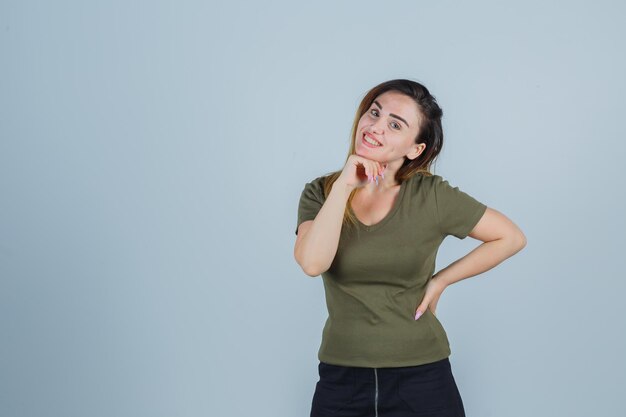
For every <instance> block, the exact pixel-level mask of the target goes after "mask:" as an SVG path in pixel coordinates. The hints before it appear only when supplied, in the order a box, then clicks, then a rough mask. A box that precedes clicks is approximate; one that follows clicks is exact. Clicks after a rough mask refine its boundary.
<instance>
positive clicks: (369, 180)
mask: <svg viewBox="0 0 626 417" xmlns="http://www.w3.org/2000/svg"><path fill="white" fill-rule="evenodd" d="M367 182H368V183H370V182H372V176H371V175H368V176H367Z"/></svg>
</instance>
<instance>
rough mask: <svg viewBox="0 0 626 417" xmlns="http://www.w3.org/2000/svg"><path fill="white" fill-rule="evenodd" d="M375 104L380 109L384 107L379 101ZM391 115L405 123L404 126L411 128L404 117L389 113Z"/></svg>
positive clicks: (375, 101)
mask: <svg viewBox="0 0 626 417" xmlns="http://www.w3.org/2000/svg"><path fill="white" fill-rule="evenodd" d="M374 104H376V105H377V106H378V108H379V109H381V110H382V109H383V106H381V105H380V103H379V102H378V100H374ZM389 115H390V116H391V117H395V118H396V119H400V120H402V121H403V122H404V124H405V125H406V127H408V128H410V126H409V124H408V123H407V122H406V120H404V119H403V118H402V117H400V116H398V115H397V114H393V113H389Z"/></svg>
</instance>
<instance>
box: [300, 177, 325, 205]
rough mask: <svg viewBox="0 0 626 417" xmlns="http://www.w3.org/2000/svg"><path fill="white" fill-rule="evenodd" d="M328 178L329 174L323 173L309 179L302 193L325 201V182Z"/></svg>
mask: <svg viewBox="0 0 626 417" xmlns="http://www.w3.org/2000/svg"><path fill="white" fill-rule="evenodd" d="M327 178H328V176H327V175H321V176H319V177H315V178H313V179H311V180H309V181H308V182H307V183H306V184H304V189H303V190H302V195H303V196H307V197H309V198H313V199H315V200H317V201H320V202H323V201H324V200H325V199H326V198H325V195H324V184H325V183H326V179H327Z"/></svg>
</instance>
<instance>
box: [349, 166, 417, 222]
mask: <svg viewBox="0 0 626 417" xmlns="http://www.w3.org/2000/svg"><path fill="white" fill-rule="evenodd" d="M411 178H412V177H411ZM411 178H409V179H406V180H404V181H402V183H400V191H398V195H397V196H396V198H395V200H394V202H393V206H392V207H391V210H390V211H389V213H387V215H386V216H385V217H383V219H382V220H381V221H379V222H378V223H375V224H372V225H369V226H368V225H366V224H364V223H363V222H361V220H359V218H358V217H357V215H356V213H354V210H352V206H350V212H351V213H352V215H353V216H354V218H355V219H356V222H357V224H358V225H359V226H360V227H361V228H362V229H364V230H365V231H366V232H373V231H375V230H377V229H380V228H381V227H383V226H384V225H385V224H386V223H387V222H389V220H390V219H391V218H392V217H393V216H394V215H395V214H396V212H397V211H398V209H399V208H400V206H401V205H402V199H403V197H404V193H405V190H406V186H407V183H408V182H409V181H410V180H411Z"/></svg>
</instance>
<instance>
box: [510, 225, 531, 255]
mask: <svg viewBox="0 0 626 417" xmlns="http://www.w3.org/2000/svg"><path fill="white" fill-rule="evenodd" d="M509 240H510V242H511V250H512V251H513V253H517V252H519V251H521V250H522V249H524V248H525V247H526V244H527V243H528V241H527V240H526V235H524V233H522V231H521V230H518V232H517V233H515V235H513V236H511V238H510V239H509Z"/></svg>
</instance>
